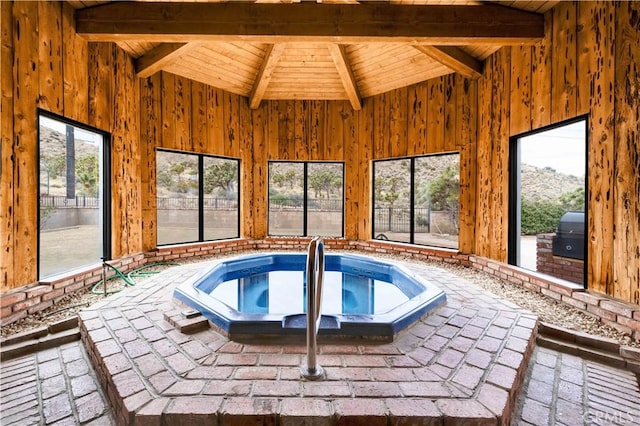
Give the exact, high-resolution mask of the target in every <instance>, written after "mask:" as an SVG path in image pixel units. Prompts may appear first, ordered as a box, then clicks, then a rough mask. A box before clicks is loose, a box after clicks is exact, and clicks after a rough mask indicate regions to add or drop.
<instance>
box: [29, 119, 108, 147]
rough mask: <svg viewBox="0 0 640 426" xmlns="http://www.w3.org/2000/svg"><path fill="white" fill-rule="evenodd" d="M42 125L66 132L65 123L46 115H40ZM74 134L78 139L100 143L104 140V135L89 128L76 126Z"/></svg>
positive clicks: (59, 131)
mask: <svg viewBox="0 0 640 426" xmlns="http://www.w3.org/2000/svg"><path fill="white" fill-rule="evenodd" d="M40 125H41V126H44V127H48V128H50V129H53V130H55V131H56V132H58V133H62V134H65V131H66V130H65V126H66V125H65V123H62V122H60V121H57V120H52V119H51V118H49V117H45V116H44V115H41V116H40ZM73 134H74V136H75V138H76V139H78V140H82V141H87V142H93V143H98V142H101V141H102V135H101V134H99V133H94V132H90V131H88V130H84V129H81V128H79V127H75V126H74V132H73Z"/></svg>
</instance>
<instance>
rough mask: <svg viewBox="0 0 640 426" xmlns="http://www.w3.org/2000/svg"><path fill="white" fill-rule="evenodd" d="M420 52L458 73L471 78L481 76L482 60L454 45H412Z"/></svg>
mask: <svg viewBox="0 0 640 426" xmlns="http://www.w3.org/2000/svg"><path fill="white" fill-rule="evenodd" d="M414 47H415V48H416V49H418V50H419V51H420V52H422V53H424V54H425V55H427V56H429V57H430V58H432V59H434V60H436V61H438V62H440V63H441V64H443V65H445V66H447V67H449V68H451V69H452V70H454V71H455V72H457V73H458V74H461V75H464V76H466V77H471V78H480V77H481V76H482V62H481V61H479V60H477V59H476V58H474V57H473V56H471V55H469V54H468V53H467V52H465V51H464V50H462V49H460V48H459V47H455V46H414Z"/></svg>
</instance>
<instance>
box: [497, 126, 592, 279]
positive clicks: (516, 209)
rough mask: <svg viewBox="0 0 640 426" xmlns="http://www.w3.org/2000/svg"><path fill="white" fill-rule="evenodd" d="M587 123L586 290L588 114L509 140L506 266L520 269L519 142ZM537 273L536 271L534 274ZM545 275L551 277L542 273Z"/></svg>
mask: <svg viewBox="0 0 640 426" xmlns="http://www.w3.org/2000/svg"><path fill="white" fill-rule="evenodd" d="M579 122H584V128H585V132H584V133H585V134H584V143H585V155H584V173H585V175H584V247H583V248H584V267H583V277H584V278H583V282H582V285H583V286H584V288H585V289H587V288H588V287H589V286H588V278H589V276H588V265H589V263H588V258H589V254H588V238H589V237H588V231H589V225H588V224H589V208H588V207H589V146H590V138H589V136H590V133H589V115H588V114H586V115H580V116H578V117H574V118H571V119H568V120H564V121H561V122H558V123H553V124H550V125H548V126H543V127H540V128H537V129H534V130H531V131H528V132H524V133H520V134H517V135H514V136H511V137H509V192H508V197H509V198H508V200H509V201H508V208H509V214H508V221H509V223H508V230H507V263H508V264H510V265H513V266H518V265H517V263H518V250H519V245H518V239H519V235H518V231H519V230H520V226H519V225H518V224H519V222H520V220H521V218H520V214H521V211H522V204H521V198H520V197H521V192H522V191H521V188H520V185H519V183H520V182H519V179H520V174H521V169H520V163H521V161H520V154H519V140H520V139H522V138H525V137H528V136H532V135H536V134H539V133H544V132H547V131H551V130H555V129H558V128H561V127H565V126H568V125H571V124H575V123H579ZM532 272H537V271H532ZM542 274H543V275H546V276H550V275H547V274H544V273H542Z"/></svg>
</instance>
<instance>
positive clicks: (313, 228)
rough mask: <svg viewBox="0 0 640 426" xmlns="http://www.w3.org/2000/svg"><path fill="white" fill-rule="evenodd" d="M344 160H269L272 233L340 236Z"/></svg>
mask: <svg viewBox="0 0 640 426" xmlns="http://www.w3.org/2000/svg"><path fill="white" fill-rule="evenodd" d="M343 194H344V165H343V164H342V163H306V162H295V163H294V162H270V163H269V235H297V236H308V235H322V236H326V237H341V236H342V235H343V222H344V196H343Z"/></svg>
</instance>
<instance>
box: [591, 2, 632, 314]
mask: <svg viewBox="0 0 640 426" xmlns="http://www.w3.org/2000/svg"><path fill="white" fill-rule="evenodd" d="M607 6H608V7H607V8H604V10H603V12H604V13H608V14H609V15H611V7H612V6H611V5H607ZM615 17H616V19H615V22H616V23H617V27H616V30H615V80H616V82H617V84H616V90H615V111H616V113H617V117H616V121H615V135H616V138H615V141H616V143H615V146H614V155H615V157H614V159H615V162H614V164H615V179H614V182H615V187H614V191H613V201H614V229H615V234H614V237H615V238H614V241H613V253H614V255H613V256H612V258H613V259H614V268H613V271H614V276H613V283H614V286H613V296H614V297H617V298H619V299H622V300H625V301H628V302H631V303H635V304H636V305H640V84H639V83H638V82H640V63H639V62H638V58H640V44H639V41H640V40H639V36H638V34H639V33H640V20H639V19H638V17H640V4H639V3H637V2H620V3H616V5H615ZM596 22H597V21H596Z"/></svg>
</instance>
